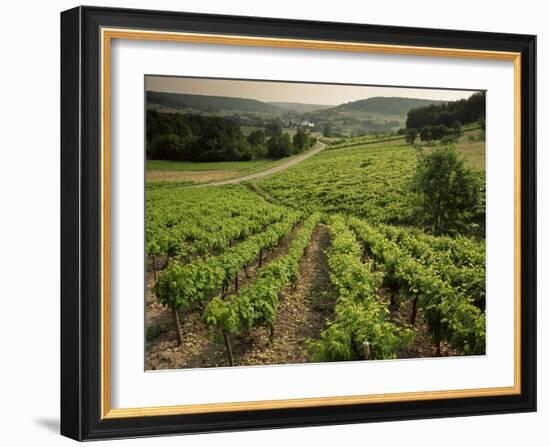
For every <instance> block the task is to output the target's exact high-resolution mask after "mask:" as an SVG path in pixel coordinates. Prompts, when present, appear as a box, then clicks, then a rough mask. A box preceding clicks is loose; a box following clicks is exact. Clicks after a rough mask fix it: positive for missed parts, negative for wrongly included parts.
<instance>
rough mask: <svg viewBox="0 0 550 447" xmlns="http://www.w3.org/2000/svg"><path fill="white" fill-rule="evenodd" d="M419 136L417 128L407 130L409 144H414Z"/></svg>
mask: <svg viewBox="0 0 550 447" xmlns="http://www.w3.org/2000/svg"><path fill="white" fill-rule="evenodd" d="M417 136H418V132H417V130H416V129H408V130H407V131H406V132H405V141H406V142H407V144H414V142H415V141H416V137H417Z"/></svg>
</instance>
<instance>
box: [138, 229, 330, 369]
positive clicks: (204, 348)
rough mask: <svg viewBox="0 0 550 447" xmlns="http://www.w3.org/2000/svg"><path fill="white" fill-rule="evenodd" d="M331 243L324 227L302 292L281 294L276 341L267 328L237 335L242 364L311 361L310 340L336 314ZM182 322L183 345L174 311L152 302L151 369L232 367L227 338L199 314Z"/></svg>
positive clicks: (307, 258)
mask: <svg viewBox="0 0 550 447" xmlns="http://www.w3.org/2000/svg"><path fill="white" fill-rule="evenodd" d="M329 243H330V238H329V234H328V229H327V227H326V226H325V225H318V226H317V227H316V229H315V231H314V233H313V236H312V241H311V244H310V245H309V247H308V248H307V250H306V254H305V255H304V257H303V258H302V261H301V263H300V279H299V281H298V285H297V287H296V290H292V289H291V288H290V287H287V288H285V289H284V290H283V292H282V294H281V297H280V301H279V309H278V315H277V320H276V321H275V323H274V337H273V340H270V339H269V334H268V331H267V329H265V328H258V329H255V330H253V331H251V332H250V334H243V335H241V336H236V337H234V338H233V339H232V348H233V355H234V358H235V364H236V365H269V364H282V363H304V362H307V361H308V352H307V341H308V340H309V339H312V338H317V337H318V336H319V333H320V332H321V330H322V329H323V328H324V327H325V326H326V324H327V322H328V320H329V319H330V318H331V316H332V311H333V306H334V295H333V292H332V288H331V285H330V280H329V276H328V262H327V258H326V255H325V253H324V251H325V250H326V249H327V247H328V245H329ZM286 245H288V243H287V244H286ZM286 249H287V246H286V247H285V246H283V247H278V248H277V249H276V250H275V251H274V252H272V253H271V254H270V255H269V258H268V259H269V260H271V259H273V258H275V257H277V256H280V255H281V254H284V252H285V251H286ZM256 269H257V266H256V267H254V268H253V269H251V271H250V272H249V273H250V276H251V278H253V276H254V275H255V271H256ZM243 280H245V278H243ZM251 280H252V279H250V280H249V281H251ZM182 324H183V333H184V343H183V345H182V346H180V347H178V346H176V342H175V331H174V330H173V327H172V326H173V324H172V320H171V316H170V314H169V312H168V311H167V310H166V309H164V308H163V307H162V306H160V305H159V304H157V303H151V304H149V305H148V306H147V333H148V341H147V344H146V346H147V349H146V368H147V369H176V368H197V367H215V366H228V361H227V354H226V351H225V346H224V343H223V341H222V340H220V339H218V338H213V337H211V335H210V334H209V332H208V328H206V327H205V326H204V324H203V323H202V322H201V321H200V316H199V314H198V313H192V314H188V315H186V316H184V317H183V318H182Z"/></svg>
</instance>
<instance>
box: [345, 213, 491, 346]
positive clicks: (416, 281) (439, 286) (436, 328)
mask: <svg viewBox="0 0 550 447" xmlns="http://www.w3.org/2000/svg"><path fill="white" fill-rule="evenodd" d="M350 225H351V227H352V228H353V230H354V231H355V233H356V234H357V235H358V238H359V239H360V240H361V241H363V242H364V243H365V244H366V245H367V246H368V247H369V249H370V251H371V252H372V254H373V255H374V258H375V259H376V261H377V262H380V263H381V264H383V265H388V266H391V268H389V269H386V270H385V274H387V275H392V276H393V280H395V281H397V282H399V283H400V284H401V285H402V287H404V288H405V289H406V290H407V292H408V293H409V294H410V295H411V296H413V297H415V298H417V299H418V305H419V308H420V309H421V310H422V312H423V314H424V317H425V318H426V320H427V321H428V325H429V328H430V330H431V331H432V333H433V335H434V336H435V337H436V338H438V337H439V338H440V339H444V340H447V341H448V342H449V343H451V345H452V346H453V347H454V348H455V349H457V350H458V351H459V352H461V353H463V354H484V353H485V313H484V312H483V311H482V310H481V309H479V308H478V307H477V306H476V305H475V304H474V302H475V299H474V298H472V297H471V296H468V295H466V294H465V293H462V292H461V291H460V290H457V289H456V288H453V287H452V286H451V284H449V282H447V281H445V280H444V279H442V278H444V277H445V274H443V275H440V272H439V271H438V269H437V267H436V265H435V264H428V265H423V264H422V262H420V261H419V260H417V259H415V258H414V257H413V256H411V255H410V254H409V253H407V251H406V250H403V249H402V248H401V247H400V246H399V245H398V244H397V243H396V242H394V241H392V240H390V239H388V238H387V237H386V236H385V235H384V234H383V233H382V232H380V231H379V230H377V229H376V228H374V227H372V226H370V225H369V224H367V223H366V222H364V221H361V220H359V219H356V218H351V219H350Z"/></svg>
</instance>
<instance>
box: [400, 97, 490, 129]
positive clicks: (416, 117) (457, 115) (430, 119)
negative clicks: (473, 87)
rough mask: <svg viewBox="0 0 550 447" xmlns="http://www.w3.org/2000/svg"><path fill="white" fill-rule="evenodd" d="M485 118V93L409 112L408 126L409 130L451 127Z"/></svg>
mask: <svg viewBox="0 0 550 447" xmlns="http://www.w3.org/2000/svg"><path fill="white" fill-rule="evenodd" d="M484 116H485V92H477V93H474V94H473V95H472V96H470V97H469V98H468V99H461V100H458V101H450V102H446V103H443V104H438V105H436V104H432V105H429V106H427V107H418V108H414V109H411V110H409V113H408V114H407V122H406V126H407V128H408V129H412V128H416V129H419V128H422V127H425V126H437V125H443V126H445V127H450V126H451V125H452V123H453V122H455V121H459V122H461V123H474V122H476V121H478V120H479V119H480V118H481V117H484Z"/></svg>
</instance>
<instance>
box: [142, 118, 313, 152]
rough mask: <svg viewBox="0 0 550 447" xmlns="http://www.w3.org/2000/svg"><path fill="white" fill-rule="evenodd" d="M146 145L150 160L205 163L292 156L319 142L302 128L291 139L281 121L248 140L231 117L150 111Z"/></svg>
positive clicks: (266, 127)
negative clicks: (284, 131)
mask: <svg viewBox="0 0 550 447" xmlns="http://www.w3.org/2000/svg"><path fill="white" fill-rule="evenodd" d="M146 142H147V158H149V159H156V160H179V161H201V162H204V161H240V160H252V159H256V158H265V157H268V158H282V157H288V156H289V155H292V154H296V153H299V152H302V151H304V150H307V149H309V148H310V147H311V146H312V145H313V144H314V143H315V139H314V138H312V137H311V136H310V135H309V133H308V132H307V131H305V130H304V129H302V128H298V129H297V131H296V133H295V135H294V137H293V138H290V136H289V135H288V134H287V133H283V128H282V127H281V125H280V124H278V123H277V122H273V123H271V124H268V125H266V126H265V129H263V130H262V129H259V130H256V131H254V132H252V133H251V134H250V135H248V137H246V136H245V135H244V134H243V133H242V132H241V130H240V127H239V124H238V123H237V122H235V121H234V120H233V119H231V118H226V117H220V116H205V115H197V114H189V113H188V114H182V113H162V112H158V111H156V110H148V111H147V118H146Z"/></svg>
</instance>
